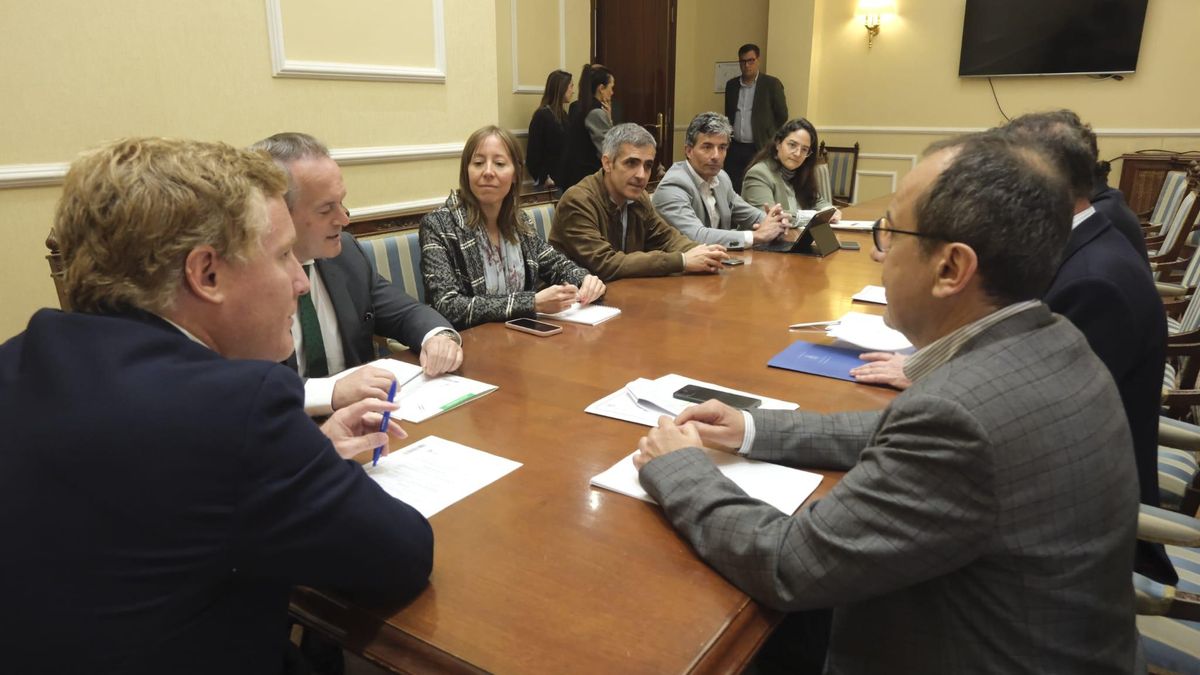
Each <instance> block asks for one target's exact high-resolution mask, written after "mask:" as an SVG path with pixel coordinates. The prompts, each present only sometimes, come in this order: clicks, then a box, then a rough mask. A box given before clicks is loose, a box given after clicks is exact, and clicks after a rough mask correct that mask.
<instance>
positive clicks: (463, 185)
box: [420, 126, 604, 330]
mask: <svg viewBox="0 0 1200 675" xmlns="http://www.w3.org/2000/svg"><path fill="white" fill-rule="evenodd" d="M523 164H524V162H523V159H522V157H521V148H520V146H519V145H517V141H516V139H514V138H513V136H512V134H510V133H509V132H508V131H506V130H505V129H501V128H500V127H495V126H489V127H484V128H482V129H480V130H479V131H476V132H475V133H473V134H471V137H470V138H468V139H467V144H466V146H465V147H464V148H463V154H462V161H461V162H460V164H459V170H458V189H457V190H454V191H453V192H451V193H450V197H449V198H447V199H446V204H445V205H444V206H442V207H441V208H439V209H437V210H436V211H434V212H432V213H430V214H429V215H427V216H425V217H424V218H423V219H422V220H421V233H420V242H421V272H422V274H421V276H422V279H423V281H424V282H425V296H426V299H427V300H428V302H429V304H431V305H433V308H434V309H436V310H437V311H438V312H440V313H441V314H442V316H444V317H446V318H447V319H449V320H450V323H452V324H454V327H455V328H458V329H460V330H462V329H465V328H470V327H471V326H475V325H478V324H481V323H487V322H489V321H506V320H508V319H515V318H518V317H535V316H537V313H538V312H543V313H546V314H553V313H555V312H561V311H563V310H565V309H567V308H568V307H570V306H571V304H572V303H576V302H578V303H579V304H580V305H586V304H588V303H590V302H592V301H593V300H596V299H598V298H599V297H600V296H602V295H604V283H603V282H601V281H600V279H598V278H597V277H595V276H592V275H591V274H588V271H587V270H585V269H583V268H582V267H579V266H578V265H576V264H575V263H573V262H571V261H570V260H569V259H568V258H567V257H566V256H564V255H563V254H561V253H559V252H558V251H556V250H555V249H553V248H551V247H550V245H549V244H548V243H546V241H545V240H543V239H542V238H541V237H539V236H538V234H537V232H535V231H534V229H533V223H531V222H530V220H529V216H527V215H525V213H523V212H522V211H521V210H520V208H519V207H518V204H519V202H520V199H519V197H520V191H521V180H522V177H523V173H524V166H523ZM541 286H545V288H542V289H541V290H538V288H539V287H541Z"/></svg>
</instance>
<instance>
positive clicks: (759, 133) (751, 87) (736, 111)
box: [725, 44, 816, 194]
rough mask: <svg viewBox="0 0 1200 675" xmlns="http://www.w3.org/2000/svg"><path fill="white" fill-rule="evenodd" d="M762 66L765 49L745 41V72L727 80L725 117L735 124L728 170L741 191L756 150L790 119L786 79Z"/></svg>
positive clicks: (741, 50)
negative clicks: (784, 91) (766, 71)
mask: <svg viewBox="0 0 1200 675" xmlns="http://www.w3.org/2000/svg"><path fill="white" fill-rule="evenodd" d="M761 68H762V50H760V49H759V48H758V45H755V44H744V45H742V46H741V47H740V48H738V69H739V70H741V71H742V74H741V75H740V76H739V77H734V78H731V79H730V80H729V81H728V82H726V83H725V117H727V118H728V119H729V121H730V123H732V124H733V138H732V143H730V144H729V158H728V159H727V160H726V161H725V171H726V172H728V173H729V179H730V180H732V181H733V189H734V191H735V192H737V193H739V194H740V193H741V191H742V178H744V177H745V175H746V169H747V168H748V167H749V165H750V160H751V159H753V158H754V153H756V152H758V151H759V150H761V149H762V148H763V146H765V145H767V144H768V143H770V142H771V139H772V138H773V137H774V136H775V131H776V130H777V129H779V127H781V126H783V123H784V122H786V121H787V120H788V107H787V97H786V96H785V95H784V93H783V83H782V82H780V81H779V78H777V77H771V76H770V75H767V74H766V73H764V72H761ZM815 149H816V148H814V150H815Z"/></svg>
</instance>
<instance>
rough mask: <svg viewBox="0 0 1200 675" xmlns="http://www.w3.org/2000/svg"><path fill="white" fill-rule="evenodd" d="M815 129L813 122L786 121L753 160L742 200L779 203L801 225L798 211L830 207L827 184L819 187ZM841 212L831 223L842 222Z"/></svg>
mask: <svg viewBox="0 0 1200 675" xmlns="http://www.w3.org/2000/svg"><path fill="white" fill-rule="evenodd" d="M817 142H818V141H817V130H816V128H814V127H813V125H812V122H809V121H808V120H806V119H804V118H803V117H798V118H796V119H794V120H789V121H788V122H786V123H784V125H783V126H781V127H779V130H778V131H776V132H775V138H774V139H772V141H771V144H770V145H767V146H764V147H763V149H762V150H759V151H758V154H757V155H755V156H754V159H752V160H750V168H749V169H748V170H747V171H746V177H745V179H744V180H743V181H742V198H743V199H745V200H746V201H747V202H750V203H751V204H753V205H755V206H762V205H763V204H780V205H782V206H783V208H784V211H785V212H786V213H788V214H791V215H792V216H793V217H795V218H796V220H795V221H793V222H797V223H800V224H803V223H804V222H805V221H806V220H807V219H808V217H811V216H808V217H805V216H804V215H801V216H797V215H796V213H797V211H820V210H821V209H825V208H828V207H830V206H833V200H832V199H830V196H829V192H828V188H829V186H828V184H827V183H826V185H825V186H824V189H822V188H821V186H820V185H819V183H818V181H817V171H816V164H817V162H816V161H815V160H814V159H813V155H815V154H816V150H817ZM841 217H842V214H841V212H840V211H839V212H837V213H835V214H834V216H833V222H837V221H838V220H839V219H841Z"/></svg>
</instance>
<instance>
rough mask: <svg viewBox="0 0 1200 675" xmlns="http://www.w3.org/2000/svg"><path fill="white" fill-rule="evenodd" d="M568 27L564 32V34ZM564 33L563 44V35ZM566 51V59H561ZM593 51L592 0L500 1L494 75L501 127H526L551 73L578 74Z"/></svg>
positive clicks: (497, 8)
mask: <svg viewBox="0 0 1200 675" xmlns="http://www.w3.org/2000/svg"><path fill="white" fill-rule="evenodd" d="M514 5H515V6H516V10H517V11H516V15H517V20H516V24H515V25H516V36H517V39H516V46H517V49H516V54H517V74H518V75H519V78H518V79H519V80H520V81H519V82H518V83H516V84H519V85H520V86H521V87H522V88H526V87H528V88H534V89H536V92H528V93H524V92H514V91H513V90H514V89H515V88H516V86H514V81H513V67H512V64H513V39H512V33H513V25H514V24H513V20H512V15H513V7H514ZM564 29H565V32H564ZM562 35H565V36H566V41H565V46H564V45H563V44H560V36H562ZM564 50H565V54H566V60H565V62H564V61H563V60H562V52H563V51H564ZM590 51H591V3H590V0H496V73H497V77H498V78H499V87H498V96H499V103H498V105H499V114H500V116H499V125H500V126H502V127H504V128H506V129H516V130H526V129H528V128H529V118H530V117H532V116H533V111H535V110H537V107H538V104H539V103H541V100H542V87H543V86H544V85H545V84H546V76H547V75H549V74H550V71H552V70H555V69H558V68H562V69H564V70H566V71H568V72H570V73H571V74H573V75H574V76H575V85H576V87H578V85H579V82H578V79H579V71H580V69H581V68H582V67H583V64H584V63H587V61H588V56H589V53H590Z"/></svg>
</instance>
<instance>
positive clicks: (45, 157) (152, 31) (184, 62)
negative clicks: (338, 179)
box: [0, 0, 1200, 340]
mask: <svg viewBox="0 0 1200 675" xmlns="http://www.w3.org/2000/svg"><path fill="white" fill-rule="evenodd" d="M433 2H434V0H387V1H386V2H384V1H383V0H353V2H349V3H343V4H340V5H339V6H338V9H337V11H336V12H334V11H328V5H327V4H325V3H320V2H317V1H316V0H280V4H281V14H282V16H283V24H284V38H285V45H286V50H285V51H286V54H287V56H288V58H291V59H303V60H316V61H322V60H329V61H351V62H356V61H360V60H361V61H370V62H383V64H384V65H392V64H400V65H407V66H416V67H427V68H428V67H432V65H433V64H434V63H435V58H434V54H433V44H434V41H433V32H432V15H433V10H432V7H433ZM513 2H516V3H518V4H517V16H518V25H517V29H518V30H517V34H518V39H517V56H518V58H517V64H518V72H520V74H521V75H520V80H521V82H520V84H527V85H534V86H537V87H540V86H541V84H542V83H544V81H545V76H546V73H547V72H548V71H549V70H551V69H552V68H555V67H558V65H559V63H558V61H559V59H560V56H559V54H558V52H559V48H558V39H559V35H560V28H559V26H560V25H561V23H563V22H562V21H560V19H559V5H560V0H493V1H492V2H482V1H481V0H444V3H443V6H444V21H445V27H446V30H445V33H444V40H445V53H446V59H445V64H446V81H445V83H444V84H443V83H414V82H368V81H350V80H320V79H291V78H275V77H272V71H271V58H270V47H269V43H268V40H267V10H266V7H265V5H266V3H265V2H255V1H249V2H230V3H225V2H219V3H207V4H203V3H202V4H196V3H187V4H186V5H180V4H179V3H146V2H142V1H138V0H109V1H108V2H104V3H81V2H78V1H77V0H75V1H71V0H43V1H42V2H37V3H18V2H6V3H3V4H2V5H0V64H4V67H3V68H0V91H2V92H4V93H5V97H4V105H3V106H0V233H2V234H3V235H4V239H5V242H6V245H5V246H4V247H2V248H0V269H3V270H4V274H5V277H4V283H3V284H0V340H2V339H6V338H7V337H10V336H11V335H13V334H15V333H17V332H18V331H20V330H21V329H22V328H23V326H24V324H25V322H26V320H27V319H28V317H29V315H30V313H31V312H33V311H34V310H35V309H36V308H38V307H41V306H55V305H56V304H57V300H56V297H55V295H54V290H53V285H52V283H51V281H50V279H49V276H48V268H47V266H46V263H45V260H44V256H45V248H44V246H43V242H44V239H45V236H46V233H47V231H48V229H49V226H50V222H51V218H52V215H53V208H54V204H55V201H56V200H57V197H58V192H59V189H58V188H57V187H37V188H6V187H5V183H4V177H5V175H6V173H11V172H12V171H14V170H20V169H22V168H23V167H24V165H34V164H52V163H60V162H67V161H69V160H70V159H71V158H72V157H73V156H74V155H75V154H76V153H78V152H79V151H81V150H83V149H85V148H88V147H92V146H94V145H97V144H99V143H101V142H103V141H105V140H107V139H112V138H116V137H119V136H124V135H131V134H143V135H172V136H187V137H192V138H200V139H211V140H224V141H228V142H230V143H234V144H239V145H240V144H247V143H250V142H252V141H254V140H256V139H258V138H261V137H263V136H266V135H268V134H270V133H274V132H276V131H280V130H285V129H289V130H300V131H307V132H309V133H312V134H315V135H316V136H318V137H320V138H322V139H323V140H325V141H326V142H327V143H328V144H329V145H330V147H332V148H334V149H335V150H336V149H339V148H376V147H391V146H401V147H405V146H421V145H427V144H443V143H461V142H462V141H463V140H464V139H465V137H466V136H467V135H468V134H469V133H470V132H471V131H473V130H474V129H476V128H478V127H480V126H483V125H485V124H490V123H496V122H498V123H499V124H501V125H503V126H505V127H507V128H510V129H525V128H526V127H527V126H528V121H529V116H530V114H531V113H532V111H533V110H534V108H535V107H536V105H537V103H538V101H539V99H540V96H539V95H537V94H514V93H513V91H512V89H513V84H512V83H513V78H512V39H511V32H512V22H511V16H512V6H513V5H512V4H511V3H513ZM561 4H562V6H563V7H564V8H565V12H564V13H565V16H564V20H565V25H566V37H567V41H566V44H567V48H566V51H567V54H566V65H567V67H568V69H569V70H570V71H571V72H572V73H575V74H576V76H578V71H579V67H580V65H582V64H583V63H584V61H586V60H587V58H588V52H589V46H590V43H589V40H590V16H589V12H590V1H589V0H561ZM854 4H855V2H854V0H775V1H774V2H771V1H770V0H747V1H746V2H742V3H739V4H738V7H737V11H730V7H729V6H728V3H725V2H721V1H719V0H679V6H678V17H677V21H678V23H677V53H676V84H675V93H676V98H675V101H676V108H675V124H676V129H677V131H676V148H677V158H678V157H682V152H683V150H682V146H683V138H682V137H683V134H682V131H681V129H682V127H685V126H686V124H687V123H688V121H689V120H690V119H691V117H692V116H693V115H695V114H696V113H698V112H702V111H704V110H717V111H720V110H721V109H722V107H723V101H722V95H721V94H720V93H716V92H714V91H713V81H712V80H713V64H714V63H715V62H716V61H732V60H734V59H736V50H737V47H738V45H740V44H742V43H743V42H756V43H758V44H759V45H761V46H762V47H763V50H764V54H763V56H764V66H765V70H766V72H769V73H772V74H774V75H776V76H777V77H780V78H781V79H782V80H783V82H784V85H785V87H786V89H787V93H788V100H789V107H790V109H791V112H792V114H793V116H795V115H801V114H803V115H806V116H808V117H809V118H810V119H812V120H813V121H814V123H816V125H817V127H818V129H820V130H822V136H823V138H824V139H825V140H827V141H829V142H831V143H835V144H841V143H851V142H854V141H856V140H857V141H859V142H860V143H861V144H862V152H863V153H864V158H863V160H862V161H861V162H860V165H859V167H860V171H862V172H863V175H862V176H861V177H860V190H859V198H860V199H867V198H870V197H872V196H876V195H879V194H884V193H886V192H888V191H890V190H891V185H892V182H893V179H895V178H899V177H900V176H903V174H904V173H906V172H907V171H908V170H909V168H910V167H911V165H912V162H913V161H914V158H915V157H916V155H917V154H918V153H919V152H920V151H921V150H922V149H923V148H924V147H925V146H926V145H927V144H928V143H929V142H931V141H933V140H936V139H937V138H940V137H942V136H945V135H947V134H949V133H951V132H952V129H957V128H982V127H987V126H992V125H995V124H998V123H1000V122H1001V121H1002V118H1001V117H1000V115H999V113H998V111H997V110H996V107H995V103H994V102H993V101H992V97H991V91H990V89H989V88H988V85H987V81H986V80H976V79H969V80H964V79H960V78H958V77H957V74H956V73H957V59H958V48H959V41H960V36H961V28H962V12H963V0H898V5H899V7H898V9H899V18H898V20H897V21H895V22H893V23H892V24H888V25H885V26H884V27H883V30H882V33H881V35H880V36H879V38H878V40H877V42H876V44H875V47H874V48H872V49H870V50H868V49H867V47H866V38H865V31H864V30H863V28H862V27H861V26H860V25H859V23H858V22H857V21H856V20H855V19H854V18H853V17H852V14H851V13H852V11H853V7H854ZM64 17H70V20H64ZM1196 25H1200V2H1196V1H1195V0H1154V2H1151V3H1150V9H1149V12H1148V14H1147V19H1146V27H1145V34H1144V36H1143V43H1142V52H1141V59H1140V62H1139V66H1138V72H1137V73H1136V74H1134V75H1131V76H1128V77H1127V78H1126V79H1125V81H1124V82H1113V81H1098V80H1092V79H1087V78H1060V77H1056V78H1002V79H997V80H996V91H997V94H998V96H999V98H1000V101H1001V103H1002V104H1003V105H1004V107H1005V110H1006V111H1007V112H1008V114H1009V115H1015V114H1020V113H1022V112H1027V111H1031V110H1039V109H1048V108H1057V107H1071V108H1074V109H1076V110H1077V111H1079V112H1080V114H1081V115H1082V116H1083V117H1084V118H1085V119H1087V120H1089V121H1091V122H1092V123H1093V125H1094V126H1096V127H1097V129H1098V131H1099V132H1100V135H1101V153H1102V154H1103V155H1105V156H1109V157H1111V156H1115V155H1118V154H1120V153H1122V152H1126V151H1130V150H1134V149H1138V148H1169V149H1177V150H1184V149H1195V148H1200V122H1198V121H1197V120H1200V118H1197V116H1196V113H1195V111H1196V110H1197V109H1198V106H1197V103H1200V101H1198V100H1197V99H1198V98H1200V94H1198V93H1197V91H1196V89H1195V88H1194V87H1191V86H1189V85H1188V81H1189V80H1188V76H1189V75H1190V74H1191V73H1194V72H1197V69H1198V67H1200V47H1198V46H1196V43H1195V41H1194V40H1192V39H1191V36H1190V31H1191V30H1192V28H1193V27H1194V26H1196ZM381 35H382V36H386V37H382V38H381ZM523 45H524V47H523ZM901 127H905V128H908V129H897V128H901ZM918 128H919V129H923V131H919V130H918ZM914 130H918V131H917V132H914ZM1131 130H1132V131H1131ZM1139 130H1140V131H1139ZM1139 134H1140V135H1139ZM1118 170H1119V167H1118ZM456 172H457V160H456V159H454V158H428V157H425V158H422V157H418V158H416V159H412V160H408V161H399V160H389V161H384V162H380V163H371V164H356V165H353V166H347V167H346V170H345V173H346V180H347V186H348V187H349V190H350V195H349V198H348V200H347V202H348V205H349V206H351V208H352V209H354V208H363V207H370V206H379V205H389V204H401V205H403V204H404V203H406V202H415V201H421V200H428V199H430V198H436V197H440V196H442V195H445V194H446V192H447V191H448V190H449V189H450V188H451V187H453V185H454V183H455V180H456ZM1115 179H1116V176H1114V181H1115Z"/></svg>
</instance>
